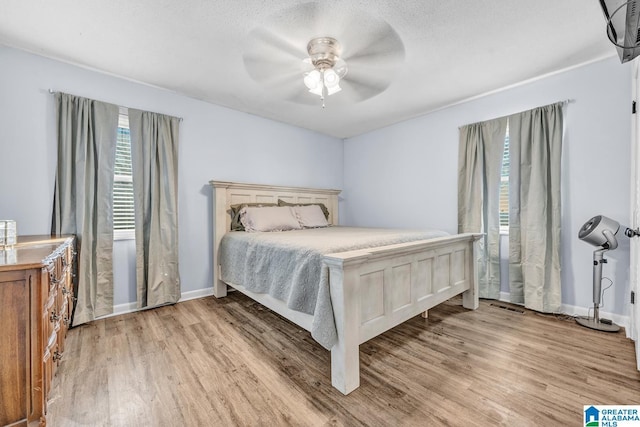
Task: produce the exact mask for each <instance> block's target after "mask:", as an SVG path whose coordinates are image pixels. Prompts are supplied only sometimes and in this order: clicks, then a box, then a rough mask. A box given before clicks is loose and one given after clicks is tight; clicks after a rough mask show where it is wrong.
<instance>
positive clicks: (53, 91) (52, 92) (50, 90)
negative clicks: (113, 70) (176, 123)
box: [48, 89, 183, 121]
mask: <svg viewBox="0 0 640 427" xmlns="http://www.w3.org/2000/svg"><path fill="white" fill-rule="evenodd" d="M48 91H49V94H50V95H55V94H56V93H58V91H57V90H53V89H48ZM60 93H65V92H60ZM74 96H76V95H74ZM101 102H102V101H101ZM110 104H112V103H110ZM118 107H123V108H127V109H129V107H127V106H125V105H118ZM158 114H162V113H158ZM165 115H166V116H169V114H165ZM171 117H176V116H171ZM176 119H178V120H180V121H182V120H183V119H182V117H176Z"/></svg>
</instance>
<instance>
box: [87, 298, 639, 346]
mask: <svg viewBox="0 0 640 427" xmlns="http://www.w3.org/2000/svg"><path fill="white" fill-rule="evenodd" d="M211 295H213V287H207V288H203V289H196V290H194V291H187V292H183V293H182V294H181V295H180V300H179V301H178V302H182V301H188V300H191V299H197V298H204V297H208V296H211ZM500 301H504V302H509V293H508V292H500ZM141 310H144V309H139V308H137V307H136V303H135V302H128V303H125V304H118V305H116V306H114V307H113V313H111V314H107V315H106V316H102V317H99V319H106V318H108V317H113V316H119V315H121V314H126V313H134V312H136V311H141ZM560 311H561V313H562V314H566V315H568V316H587V315H589V313H588V311H589V308H588V307H576V306H573V305H567V304H562V306H561V308H560ZM592 314H593V313H592ZM600 317H601V318H605V319H611V320H612V321H613V322H614V323H615V324H617V325H620V326H622V327H623V328H624V329H625V331H627V332H626V333H627V337H628V336H629V325H630V319H629V316H622V315H620V314H615V313H607V312H603V311H601V312H600Z"/></svg>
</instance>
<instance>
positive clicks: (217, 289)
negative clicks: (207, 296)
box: [213, 280, 227, 298]
mask: <svg viewBox="0 0 640 427" xmlns="http://www.w3.org/2000/svg"><path fill="white" fill-rule="evenodd" d="M213 296H215V297H216V298H224V297H226V296H227V284H226V283H224V282H223V281H220V280H216V281H215V283H214V284H213Z"/></svg>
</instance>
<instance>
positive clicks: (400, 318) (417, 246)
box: [210, 180, 481, 394]
mask: <svg viewBox="0 0 640 427" xmlns="http://www.w3.org/2000/svg"><path fill="white" fill-rule="evenodd" d="M210 185H211V186H212V188H213V262H214V268H213V294H214V296H215V297H217V298H223V297H225V296H226V295H227V291H228V288H229V287H231V288H233V289H236V290H237V291H240V292H242V293H243V294H245V295H247V296H249V297H250V298H252V299H254V300H255V301H257V302H259V303H261V304H262V305H264V306H266V307H268V308H269V309H271V310H273V311H275V312H276V313H278V314H280V315H281V316H283V317H285V318H286V319H288V320H290V321H292V322H293V323H295V324H297V325H299V326H300V327H302V328H303V329H306V330H308V331H310V332H311V333H312V336H314V338H315V339H316V340H317V341H318V342H319V343H320V344H321V345H323V346H324V347H325V348H330V351H331V383H332V385H333V386H334V387H335V388H336V389H338V390H339V391H340V392H342V393H343V394H348V393H350V392H352V391H353V390H355V389H356V388H358V386H359V385H360V371H359V345H360V344H362V343H364V342H366V341H368V340H369V339H371V338H373V337H375V336H377V335H379V334H381V333H383V332H385V331H387V330H388V329H391V328H393V327H394V326H397V325H399V324H400V323H402V322H405V321H406V320H408V319H410V318H411V317H414V316H416V315H418V314H422V315H423V316H424V317H426V316H427V311H428V310H429V309H430V308H432V307H434V306H436V305H438V304H440V303H442V302H444V301H446V300H448V299H450V298H451V297H453V296H455V295H459V294H462V304H463V306H464V307H465V308H468V309H476V308H477V307H478V289H477V274H476V269H475V265H476V263H475V262H474V260H475V259H476V251H475V245H476V242H477V241H478V239H479V238H480V237H481V235H480V234H471V233H467V234H457V235H442V234H436V235H435V236H436V237H432V236H430V235H429V236H424V237H426V240H413V241H401V242H400V243H393V244H386V245H383V246H377V247H373V248H372V247H367V248H358V249H354V250H348V251H344V252H336V253H325V254H323V255H322V256H321V257H320V262H321V264H322V271H323V272H324V274H325V276H326V280H325V281H324V282H322V283H324V284H321V291H322V290H324V293H325V295H326V299H328V301H329V304H328V305H329V309H330V310H331V311H330V316H324V317H320V315H319V313H320V312H321V310H319V309H318V310H316V313H315V314H316V316H314V313H313V310H311V311H312V312H311V313H309V310H303V311H299V310H298V309H295V310H294V309H292V308H291V304H288V303H287V302H285V301H284V300H283V298H276V297H274V296H272V295H270V294H269V293H267V292H263V291H259V292H254V291H252V290H250V289H249V288H248V287H246V286H244V284H243V283H234V280H231V279H233V278H237V277H242V276H241V275H238V274H235V275H234V274H233V273H238V272H237V271H232V272H229V271H226V270H229V269H231V268H234V269H238V268H239V267H238V266H237V265H233V264H232V263H229V262H228V261H227V260H226V258H225V257H223V258H224V259H223V260H224V261H225V263H226V264H225V265H223V264H221V262H220V261H221V257H220V252H221V251H220V250H221V244H222V243H225V244H226V245H227V246H229V243H227V242H226V241H225V242H223V239H226V240H230V239H231V237H234V238H235V240H234V241H236V242H242V239H241V238H239V237H246V238H249V237H250V236H240V235H249V234H261V233H243V232H239V233H240V234H238V232H235V231H234V232H231V228H232V218H231V215H230V214H229V212H230V208H231V206H232V205H238V204H242V203H264V204H267V203H272V204H277V203H278V201H279V200H280V201H281V203H283V202H285V203H291V204H304V203H322V204H323V205H324V206H326V208H327V211H328V212H327V213H328V216H329V218H328V219H329V223H330V224H332V225H338V195H339V193H340V191H339V190H326V189H313V188H301V187H285V186H270V185H261V184H245V183H235V182H225V181H213V180H212V181H210ZM339 228H341V227H331V228H330V230H331V232H337V231H338V230H337V229H339ZM334 229H335V230H334ZM327 230H329V229H327ZM311 232H312V233H314V232H319V231H311ZM282 233H291V234H287V239H292V238H293V236H294V235H295V233H296V232H282ZM262 234H269V233H262ZM232 266H233V267H232ZM223 279H226V280H223ZM236 281H241V280H240V279H238V280H236ZM250 288H252V289H254V288H255V287H250ZM326 308H327V307H324V309H326ZM305 311H306V312H305ZM318 318H321V319H323V320H322V321H320V322H319V321H318ZM314 319H315V322H314ZM319 328H320V331H321V332H320V333H319V332H318V330H319ZM331 330H333V331H335V336H334V337H329V338H327V337H325V338H324V339H321V338H318V337H322V336H323V335H322V334H323V333H326V331H331ZM322 331H325V332H322ZM314 334H315V335H314ZM328 344H329V345H328Z"/></svg>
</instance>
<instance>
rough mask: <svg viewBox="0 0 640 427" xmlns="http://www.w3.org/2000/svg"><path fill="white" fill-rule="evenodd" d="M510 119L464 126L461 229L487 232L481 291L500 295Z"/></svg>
mask: <svg viewBox="0 0 640 427" xmlns="http://www.w3.org/2000/svg"><path fill="white" fill-rule="evenodd" d="M506 128H507V118H506V117H503V118H499V119H495V120H490V121H487V122H482V123H474V124H471V125H466V126H462V127H461V128H460V141H459V146H458V232H459V233H484V237H483V238H482V239H481V240H480V241H479V242H478V251H477V256H478V258H477V259H476V263H477V265H478V278H479V294H480V297H481V298H492V299H498V298H499V297H500V218H499V200H500V170H501V165H502V154H503V151H504V138H505V133H506Z"/></svg>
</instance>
